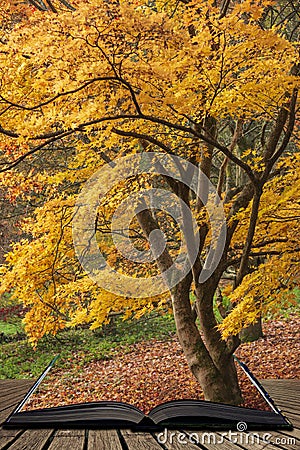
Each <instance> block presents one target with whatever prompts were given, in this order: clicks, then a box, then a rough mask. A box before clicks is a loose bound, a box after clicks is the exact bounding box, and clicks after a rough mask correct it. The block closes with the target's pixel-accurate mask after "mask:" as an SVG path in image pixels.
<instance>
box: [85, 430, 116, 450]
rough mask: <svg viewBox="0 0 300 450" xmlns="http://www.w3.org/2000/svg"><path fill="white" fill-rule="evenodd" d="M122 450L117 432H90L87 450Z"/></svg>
mask: <svg viewBox="0 0 300 450" xmlns="http://www.w3.org/2000/svg"><path fill="white" fill-rule="evenodd" d="M94 449H97V450H122V444H121V442H120V439H119V435H118V432H117V430H89V431H88V447H87V450H94Z"/></svg>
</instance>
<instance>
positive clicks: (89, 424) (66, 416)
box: [4, 358, 292, 431]
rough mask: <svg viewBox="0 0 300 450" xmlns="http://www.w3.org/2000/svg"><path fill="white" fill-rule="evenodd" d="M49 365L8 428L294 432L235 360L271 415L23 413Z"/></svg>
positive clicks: (106, 409)
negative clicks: (269, 409)
mask: <svg viewBox="0 0 300 450" xmlns="http://www.w3.org/2000/svg"><path fill="white" fill-rule="evenodd" d="M55 360H56V358H54V360H53V361H51V363H50V364H49V366H48V367H47V368H46V370H45V371H44V372H43V373H42V375H41V376H40V377H39V379H38V380H37V382H36V383H35V384H34V385H33V386H32V388H31V389H30V390H29V391H28V393H27V394H26V396H25V397H24V399H23V400H22V401H21V403H20V404H19V405H18V406H17V408H16V409H15V410H14V411H13V413H12V414H11V415H10V416H9V418H8V419H7V420H6V422H5V424H4V426H5V427H16V428H20V427H25V428H37V427H41V428H45V427H48V428H49V427H50V428H62V427H63V428H69V427H76V428H132V429H134V430H145V431H146V430H158V429H162V428H170V429H180V428H188V429H218V430H223V429H239V428H238V427H237V425H238V424H239V423H241V422H243V423H245V424H246V428H247V429H248V430H262V429H264V430H272V429H291V428H292V424H291V423H290V422H289V421H288V419H286V418H285V417H284V416H283V414H282V413H281V411H280V410H279V409H278V408H277V406H276V405H275V403H274V401H273V400H272V399H271V397H270V396H269V394H268V393H267V392H266V391H265V389H264V388H263V386H261V384H260V383H259V382H258V380H257V379H256V378H255V377H254V376H253V374H252V373H251V372H250V371H249V369H248V368H247V366H246V365H245V364H243V363H242V362H240V361H239V360H238V359H237V358H236V360H237V361H238V363H239V364H240V365H241V367H242V369H243V370H244V371H245V372H246V374H247V375H248V377H249V378H250V379H251V381H252V383H253V384H255V386H256V387H257V389H258V390H259V392H260V393H261V394H262V396H263V397H264V399H265V400H266V402H267V403H268V404H269V406H270V407H271V411H260V410H257V409H254V408H245V407H241V406H231V405H226V404H223V403H214V402H208V401H204V400H174V401H169V402H165V403H162V404H160V405H158V406H156V407H155V408H153V409H152V410H151V411H150V413H149V414H148V415H145V414H144V413H143V412H142V411H141V410H140V409H138V408H136V407H135V406H132V405H129V404H127V403H122V402H116V401H100V402H89V403H78V404H74V405H67V406H57V407H52V408H43V409H36V410H31V411H22V408H23V406H24V405H25V403H26V402H27V401H28V399H29V397H30V396H31V395H32V393H33V392H34V391H35V390H36V389H37V387H38V386H39V384H40V383H41V381H42V380H43V379H44V377H45V376H46V375H47V373H48V372H49V370H50V369H51V367H52V366H53V364H54V362H55Z"/></svg>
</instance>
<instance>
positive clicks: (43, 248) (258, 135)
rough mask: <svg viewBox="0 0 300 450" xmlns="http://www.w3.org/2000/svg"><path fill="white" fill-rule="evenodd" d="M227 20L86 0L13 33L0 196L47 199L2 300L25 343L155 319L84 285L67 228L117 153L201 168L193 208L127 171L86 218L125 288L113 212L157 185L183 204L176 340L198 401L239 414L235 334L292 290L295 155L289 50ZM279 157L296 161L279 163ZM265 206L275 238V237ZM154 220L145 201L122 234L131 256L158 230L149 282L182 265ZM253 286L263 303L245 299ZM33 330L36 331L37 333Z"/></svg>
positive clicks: (246, 19)
mask: <svg viewBox="0 0 300 450" xmlns="http://www.w3.org/2000/svg"><path fill="white" fill-rule="evenodd" d="M226 3H228V2H226ZM225 6H226V5H224V2H223V9H222V13H221V15H220V12H219V8H217V7H216V6H215V4H214V2H211V1H208V2H207V1H206V2H204V1H203V2H198V1H197V2H193V1H191V2H188V3H185V2H182V3H178V2H174V3H172V2H168V3H167V4H166V5H164V4H161V3H160V2H153V4H151V5H150V6H149V5H146V4H145V2H143V1H138V2H136V1H135V2H98V1H94V0H90V1H82V2H78V8H77V10H76V11H66V12H63V13H61V14H60V15H52V14H51V15H50V14H49V15H47V16H45V15H43V16H41V14H42V13H41V12H39V11H37V12H35V13H34V14H32V15H31V16H30V17H29V19H28V21H26V22H24V23H20V24H19V25H18V26H16V27H15V29H14V31H13V33H12V34H11V37H10V39H9V41H8V42H7V51H6V52H5V53H3V54H2V55H1V61H0V67H1V68H2V69H1V79H2V91H1V96H0V105H1V108H2V109H1V115H2V117H3V119H2V123H3V125H2V126H1V128H0V132H1V133H2V135H3V139H4V141H3V142H4V143H3V146H2V155H1V156H2V162H1V167H2V169H1V171H2V174H3V175H2V185H5V186H6V187H7V190H8V192H9V190H10V189H12V187H9V184H10V183H11V177H12V175H11V173H14V174H19V175H18V180H19V181H18V186H19V188H20V190H21V191H22V192H24V191H27V192H28V191H30V186H31V185H32V183H33V182H36V181H37V180H38V182H39V183H41V184H44V185H46V184H47V188H46V190H45V196H46V197H47V196H48V197H49V200H47V201H46V202H45V203H44V204H43V205H42V206H40V208H38V209H37V210H36V213H35V216H34V218H33V219H27V220H26V221H25V224H24V228H25V229H26V230H27V231H28V232H29V233H30V234H31V236H32V237H31V239H29V240H24V241H21V242H20V243H18V244H16V245H15V247H14V249H13V251H12V252H11V253H10V254H9V255H8V257H7V264H8V265H7V266H5V267H3V269H2V273H3V282H2V285H1V291H4V290H8V289H12V288H14V296H15V297H17V298H19V299H20V301H23V302H24V303H26V304H27V305H29V306H30V307H31V309H30V311H29V312H28V313H27V316H26V329H27V332H28V333H29V336H30V339H31V341H32V342H33V343H35V342H36V340H37V339H39V338H40V337H41V336H42V335H43V334H45V333H48V332H52V333H56V332H57V331H58V330H59V329H61V328H62V327H64V326H66V324H68V323H71V324H77V323H82V322H88V323H91V324H92V327H97V326H100V325H101V323H103V322H104V321H105V320H108V318H109V314H110V313H111V312H112V311H124V312H125V317H126V316H128V315H130V314H131V313H132V312H134V311H135V312H138V313H143V312H144V311H147V310H149V309H150V308H153V307H164V306H165V305H168V295H166V294H164V295H160V296H155V295H152V293H150V294H151V295H148V297H147V298H144V299H141V298H139V299H135V298H130V295H129V294H130V285H129V287H128V291H129V294H127V293H126V295H125V296H124V295H123V296H122V295H116V294H114V293H112V292H107V290H105V289H103V288H102V287H99V286H98V285H97V284H95V283H93V281H92V280H91V279H90V278H89V277H87V276H86V274H85V273H84V271H83V270H82V268H81V267H80V265H79V262H78V261H77V260H76V256H75V252H74V248H73V245H72V236H71V223H72V220H73V217H74V209H73V208H74V205H75V203H76V199H77V195H78V192H79V189H80V186H81V185H83V184H84V183H85V182H86V180H87V179H88V178H89V177H90V176H91V175H92V174H93V173H94V172H95V171H96V170H97V169H99V168H101V167H103V170H104V168H105V165H106V164H110V165H111V166H113V165H114V164H116V161H118V157H120V156H123V155H130V154H137V155H139V154H140V153H148V152H158V151H159V152H163V153H164V154H166V155H171V156H176V157H180V158H183V159H184V160H185V161H187V162H189V163H193V164H194V165H197V166H198V167H199V169H200V171H199V179H198V182H197V184H198V188H197V189H198V194H199V195H198V196H197V195H195V192H193V190H192V189H190V187H189V186H188V185H187V184H186V183H184V182H183V181H182V179H180V178H178V177H177V179H176V177H172V176H169V175H168V171H166V169H165V168H164V167H160V169H161V170H160V172H159V175H151V174H147V173H146V174H144V173H138V174H137V175H134V174H133V175H132V176H131V177H130V178H129V179H127V178H126V176H125V175H124V173H125V174H126V170H127V171H128V173H130V167H129V166H128V167H126V165H125V166H124V168H123V169H122V170H121V169H120V171H121V172H122V174H121V175H122V176H124V180H121V181H120V182H119V185H118V186H117V187H116V188H114V189H112V190H111V192H110V193H111V198H110V200H108V199H107V198H106V199H104V200H105V201H106V203H105V202H104V203H103V204H101V205H100V206H99V208H98V211H97V216H96V218H95V223H94V225H95V227H94V228H95V233H96V234H97V239H98V245H99V247H100V248H101V249H102V251H103V253H105V254H106V256H107V258H108V259H109V261H110V263H111V264H112V265H113V266H114V267H115V268H116V269H118V271H119V272H123V271H126V270H127V271H128V273H129V274H131V276H132V277H134V276H133V275H132V274H133V273H134V271H135V270H136V269H135V266H134V264H132V263H131V262H128V261H127V262H126V263H124V262H123V259H122V258H121V257H120V255H119V254H118V252H116V251H115V249H114V247H113V245H112V244H113V242H112V240H111V238H109V237H107V234H105V233H106V231H107V227H108V228H109V226H108V224H109V223H110V220H111V219H112V218H113V215H114V213H115V211H117V212H118V206H119V205H120V201H121V200H120V199H123V198H124V196H126V195H128V192H130V193H134V192H138V191H139V190H141V189H144V188H149V187H152V188H153V187H154V188H158V187H159V186H162V187H163V188H164V190H166V191H167V192H169V193H170V197H171V194H172V195H174V194H175V195H176V196H177V197H178V198H179V199H180V201H181V209H182V215H183V216H184V213H183V211H184V209H185V208H186V207H187V209H188V210H192V211H194V213H195V218H196V224H197V231H198V236H199V245H198V247H197V248H196V254H195V249H194V248H193V245H191V242H188V240H187V242H186V248H185V250H186V253H187V255H188V257H189V258H190V257H191V254H192V255H193V260H192V263H191V264H190V267H189V269H190V270H188V272H187V273H186V274H185V275H184V277H183V278H182V279H180V280H179V281H178V282H177V283H176V284H175V285H170V286H169V287H170V289H169V294H170V295H171V298H172V310H173V313H174V318H175V323H176V328H177V333H178V338H179V341H180V343H181V345H182V348H183V351H184V353H185V356H186V358H187V361H188V363H189V366H190V368H191V371H192V372H193V374H194V375H195V377H196V378H197V379H198V381H199V382H200V384H201V386H202V388H203V390H204V394H205V397H206V399H208V400H213V401H222V402H227V403H233V404H238V403H240V402H241V393H240V389H239V385H238V380H237V374H236V370H235V366H234V362H233V356H232V355H233V353H234V351H235V350H236V348H237V347H238V346H239V343H240V340H239V337H238V333H239V331H240V330H241V329H242V328H243V327H245V326H247V325H249V324H250V323H252V322H253V321H255V320H256V319H257V317H258V316H259V314H260V313H261V311H262V310H263V309H264V308H266V307H267V305H269V306H270V304H271V306H272V305H274V303H275V302H277V301H278V292H279V291H280V289H282V287H283V288H284V289H285V291H286V292H288V291H290V289H292V288H293V286H294V285H295V284H296V283H297V281H299V273H298V265H297V262H296V257H295V255H296V253H297V252H298V251H299V249H298V246H297V244H296V242H295V239H294V238H293V236H294V237H295V236H297V231H296V230H297V220H296V219H297V214H298V213H297V212H295V211H294V209H293V208H294V206H293V201H294V200H295V199H296V200H297V201H298V197H297V190H296V186H298V187H299V178H297V179H294V177H295V172H294V169H293V166H292V163H291V162H293V164H295V167H296V166H298V165H299V158H298V156H297V153H295V152H297V142H296V141H295V142H293V141H292V136H293V131H294V129H295V120H296V108H297V87H298V84H299V66H298V65H297V48H296V46H295V45H294V44H293V43H291V42H289V40H288V39H287V38H286V37H285V36H284V35H281V33H280V32H278V30H277V29H276V28H274V27H272V28H269V27H268V23H269V22H268V17H269V16H268V14H266V11H267V12H268V11H269V8H270V5H269V3H268V2H266V1H263V2H261V4H258V5H253V3H252V2H251V1H249V0H246V1H244V2H242V3H241V4H239V3H238V2H234V3H233V4H231V5H230V8H228V4H227V6H226V8H225ZM224 8H225V9H224ZM41 17H42V18H43V20H41ZM4 119H5V121H4ZM4 124H5V125H4ZM12 141H13V142H15V150H14V154H13V155H10V154H9V152H8V147H7V145H8V144H11V142H12ZM63 143H64V144H63ZM62 145H66V146H67V147H68V148H69V149H70V151H69V153H68V158H67V160H66V161H65V164H64V167H63V164H61V163H60V164H57V165H56V164H55V162H56V158H57V156H56V155H57V151H58V150H59V149H60V148H61V146H62ZM288 150H289V151H290V152H292V153H293V152H294V153H295V156H294V158H295V159H294V160H293V159H292V157H287V156H286V152H287V151H288ZM280 158H282V161H283V163H282V164H283V165H282V166H280V165H279V164H278V161H279V160H280ZM37 159H38V161H39V164H35V162H36V160H37ZM45 161H51V162H52V165H53V169H52V170H51V171H50V172H47V171H43V164H44V163H45ZM122 161H123V160H122ZM126 161H127V160H126ZM128 161H131V160H130V158H129V160H128ZM173 161H174V160H173ZM176 161H177V163H176V164H177V170H178V171H179V172H180V173H182V172H184V171H186V173H187V175H188V171H189V167H190V166H189V165H188V166H186V165H185V163H183V162H182V161H181V160H178V159H176ZM25 162H26V164H30V165H31V167H32V171H31V172H30V177H26V176H24V172H22V165H23V164H25ZM142 162H143V161H142ZM160 163H161V160H160ZM166 164H167V166H168V164H171V163H170V160H169V159H167V160H166ZM174 164H175V163H174ZM162 166H163V164H162ZM8 171H10V172H8ZM11 171H12V172H11ZM142 172H143V171H142ZM146 172H147V171H146ZM105 173H106V172H105ZM22 174H23V177H22ZM203 174H204V175H205V176H204V175H203ZM14 176H16V175H14ZM20 178H22V181H20ZM207 180H211V181H212V182H213V183H214V184H215V185H216V188H217V192H218V194H219V195H220V197H221V198H222V204H221V205H222V208H224V211H225V215H226V224H227V233H226V238H225V240H224V242H223V243H224V246H223V248H222V252H221V254H220V258H219V260H218V262H217V265H216V267H215V270H214V272H213V273H212V274H211V276H210V277H209V278H205V277H204V278H203V277H202V278H201V274H202V273H204V271H203V269H204V270H205V268H206V266H205V265H204V260H205V258H206V257H207V255H209V249H210V247H211V245H213V242H212V238H211V236H212V235H211V233H212V229H211V226H210V220H209V217H208V214H207V210H208V208H209V205H210V204H211V201H212V199H211V196H210V195H207V194H208V192H207V183H208V181H207ZM279 185H280V186H281V187H280V188H279V191H278V190H277V189H278V186H279ZM298 191H299V190H298ZM270 192H271V193H272V198H273V200H274V202H273V203H272V204H270V203H269V200H268V197H267V194H268V193H270ZM172 198H173V197H172ZM215 199H216V197H215ZM214 201H216V200H214ZM276 205H277V206H278V207H280V210H282V211H281V213H280V217H281V218H282V219H280V221H279V223H280V227H281V228H280V230H281V231H282V233H285V235H284V236H278V234H277V233H278V227H277V223H278V222H277V218H276V217H275V216H274V211H275V209H274V208H276ZM215 206H216V205H215ZM216 207H217V206H216ZM158 209H159V208H156V210H154V211H151V209H150V207H149V205H147V201H146V202H145V203H144V207H143V208H140V209H139V210H138V212H137V214H136V218H135V220H133V222H132V224H131V225H130V227H129V228H130V229H129V236H128V238H129V239H130V240H133V241H134V242H135V245H136V246H137V248H143V249H144V248H147V246H148V247H149V241H150V242H151V235H152V236H153V234H152V233H153V232H155V230H163V231H164V232H165V235H166V236H167V237H168V239H167V245H166V247H165V248H164V249H163V251H162V252H161V253H160V254H159V255H158V256H157V255H156V258H155V264H153V265H152V267H149V265H148V266H147V264H146V266H145V267H143V270H142V271H141V272H142V273H143V274H144V272H146V273H148V276H153V274H154V275H155V274H156V273H158V272H161V273H163V274H165V273H166V272H167V270H168V269H169V267H170V266H172V265H173V264H174V259H175V258H176V255H178V252H179V253H180V249H179V247H180V245H179V243H178V236H179V230H178V227H177V225H176V224H175V223H173V221H172V219H171V218H170V216H169V215H168V214H163V213H162V212H160V211H159V210H158ZM75 211H76V208H75ZM183 221H184V218H183ZM266 223H268V227H267V225H266ZM283 224H285V225H283ZM286 224H288V225H289V226H288V228H287V227H286ZM185 226H186V227H188V226H189V223H188V221H186V223H185ZM266 227H267V228H266ZM266 229H267V230H268V235H267V236H266V234H265V233H266ZM270 230H271V231H270ZM287 230H289V231H290V232H291V235H290V233H287ZM287 234H288V235H287ZM156 236H158V235H157V234H156ZM190 236H194V234H193V233H192V234H190ZM157 239H159V238H157ZM192 244H194V242H192ZM153 249H154V254H155V246H154V247H153V246H152V250H153ZM283 261H284V265H283V266H281V267H283V268H284V272H280V270H281V269H280V265H281V264H282V262H283ZM275 263H276V267H277V268H278V269H276V270H277V271H278V273H279V272H280V274H281V275H280V277H279V278H278V280H280V282H279V281H278V282H277V283H276V284H274V279H275V278H276V277H275V275H272V276H271V275H270V268H272V269H273V268H274V264H275ZM230 269H231V273H233V274H234V281H233V286H232V287H231V288H230V292H227V294H228V295H229V297H230V298H231V300H232V306H231V308H230V311H229V314H228V312H227V313H226V314H227V315H226V317H224V320H223V322H222V323H221V324H219V321H218V315H217V313H216V311H215V309H214V297H215V294H216V292H219V293H220V292H221V297H222V296H223V295H224V293H225V291H224V289H223V293H222V286H223V284H222V280H223V278H224V276H226V274H227V273H228V271H229V270H230ZM287 271H288V272H289V276H288V277H285V276H284V273H286V272H287ZM266 273H267V274H268V278H266V277H265V274H266ZM272 273H274V274H275V273H276V271H274V272H272ZM135 276H136V275H135ZM262 279H264V280H266V282H265V289H258V288H257V286H258V283H261V280H262ZM220 286H221V291H218V290H219V289H220ZM225 290H226V289H225ZM227 290H228V288H227ZM270 292H272V297H271V301H270V297H269V293H270ZM133 297H134V296H133ZM243 297H244V298H243ZM240 299H242V302H240ZM266 300H267V301H266ZM220 309H221V308H220ZM223 315H224V316H225V314H223ZM37 323H39V324H41V323H42V324H43V327H39V329H37V327H36V324H37ZM222 333H223V338H222Z"/></svg>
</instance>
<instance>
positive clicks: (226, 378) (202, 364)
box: [172, 280, 242, 405]
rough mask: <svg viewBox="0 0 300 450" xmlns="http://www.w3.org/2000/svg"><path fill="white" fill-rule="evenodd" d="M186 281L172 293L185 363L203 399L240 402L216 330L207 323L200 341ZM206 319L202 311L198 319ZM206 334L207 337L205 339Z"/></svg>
mask: <svg viewBox="0 0 300 450" xmlns="http://www.w3.org/2000/svg"><path fill="white" fill-rule="evenodd" d="M188 283H189V282H188V281H187V280H183V281H182V282H181V283H179V285H177V286H176V287H175V288H174V289H173V292H172V300H173V311H174V318H175V323H176V330H177V334H178V339H179V342H180V344H181V346H182V349H183V352H184V355H185V357H186V359H187V362H188V365H189V367H190V369H191V372H192V373H193V375H194V376H195V378H196V379H197V380H198V382H199V383H200V385H201V387H202V389H203V392H204V397H205V399H206V400H208V401H213V402H222V403H227V404H233V405H239V404H241V403H242V395H241V391H240V388H239V383H238V377H237V372H236V368H235V364H234V360H233V357H232V353H231V352H229V351H228V349H227V347H226V343H225V342H224V341H222V340H221V339H220V338H219V333H218V332H217V330H216V329H214V327H212V328H211V327H210V325H209V324H208V323H207V324H206V326H205V332H204V333H203V334H204V341H205V342H204V341H203V339H202V337H201V335H200V333H199V330H198V328H197V326H196V324H195V321H194V317H193V312H192V309H191V304H190V300H189V289H187V285H186V284H188ZM206 319H207V317H205V314H204V315H202V318H201V315H200V322H203V321H206ZM201 328H202V331H204V330H203V327H201ZM209 330H210V331H209ZM205 335H206V336H207V338H208V339H205ZM217 335H218V339H216V337H217Z"/></svg>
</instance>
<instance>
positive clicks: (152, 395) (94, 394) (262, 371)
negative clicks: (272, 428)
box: [29, 315, 300, 413]
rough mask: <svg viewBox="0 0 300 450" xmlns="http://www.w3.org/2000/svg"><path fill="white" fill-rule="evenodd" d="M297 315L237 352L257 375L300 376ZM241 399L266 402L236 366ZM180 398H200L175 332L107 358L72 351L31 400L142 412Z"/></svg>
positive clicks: (270, 323)
mask: <svg viewBox="0 0 300 450" xmlns="http://www.w3.org/2000/svg"><path fill="white" fill-rule="evenodd" d="M299 329H300V317H299V316H297V315H292V316H290V317H289V318H281V319H276V320H272V321H267V322H265V323H264V324H263V332H264V337H263V338H261V339H259V340H258V341H255V342H252V343H244V344H242V345H241V346H240V348H239V349H238V350H237V351H236V355H237V356H238V358H239V359H240V360H242V361H243V362H245V363H246V364H247V365H248V367H249V369H250V370H251V371H252V372H253V374H254V375H255V377H256V378H258V379H260V380H261V379H271V378H300V352H299V350H300V342H299ZM238 373H239V377H240V385H241V389H242V392H243V397H244V404H243V406H247V407H257V408H260V409H265V406H264V405H265V402H264V400H263V399H262V397H261V396H260V394H259V393H258V391H257V390H256V389H255V388H253V386H252V385H251V383H250V381H249V380H248V378H247V377H246V376H245V374H244V373H243V371H242V370H241V369H240V368H239V367H238ZM180 398H196V399H201V398H203V394H202V391H201V388H200V386H199V384H198V383H197V381H196V380H195V379H194V377H193V376H192V374H191V372H190V370H189V368H188V365H187V362H186V360H185V357H184V355H183V353H182V350H181V347H180V345H179V343H178V340H177V337H176V336H175V335H174V334H172V335H171V336H169V337H168V336H165V337H163V338H162V339H158V338H152V339H150V340H145V341H141V342H137V343H134V344H131V345H129V346H126V347H124V348H123V346H122V345H120V346H119V347H116V348H115V349H114V350H113V354H111V355H110V356H109V358H108V359H105V358H104V359H103V358H102V359H101V360H100V359H99V360H98V361H97V360H93V361H90V362H88V363H85V362H84V355H83V354H80V353H78V354H76V353H75V354H74V361H73V364H72V367H70V368H69V369H68V370H66V369H64V368H53V369H52V371H51V374H50V376H49V379H48V382H47V383H46V384H45V385H44V388H43V389H40V391H39V392H38V393H37V394H34V398H33V399H32V401H31V403H30V405H29V406H30V408H32V407H50V406H58V405H64V404H69V403H77V402H87V401H99V400H116V401H122V402H126V403H130V404H133V405H135V406H137V407H139V408H140V409H142V410H143V411H144V412H145V413H147V412H148V411H149V410H150V409H151V408H153V407H154V406H155V405H157V404H159V403H162V402H165V401H169V400H174V399H180Z"/></svg>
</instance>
